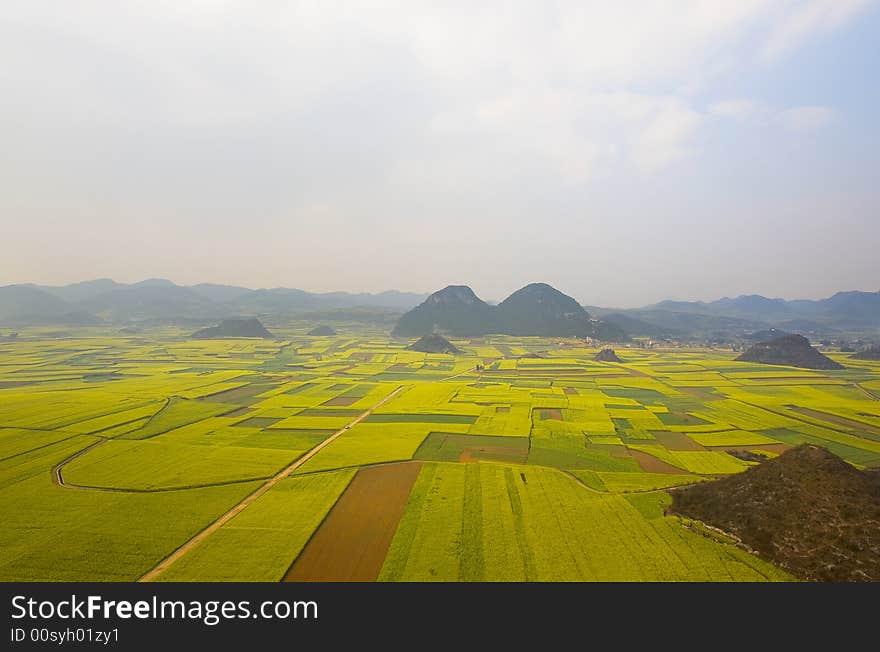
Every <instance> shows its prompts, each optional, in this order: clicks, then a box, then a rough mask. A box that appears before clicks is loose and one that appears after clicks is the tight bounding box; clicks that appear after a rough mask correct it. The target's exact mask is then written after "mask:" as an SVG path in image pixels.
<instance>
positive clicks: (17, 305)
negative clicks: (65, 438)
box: [0, 279, 426, 325]
mask: <svg viewBox="0 0 880 652" xmlns="http://www.w3.org/2000/svg"><path fill="white" fill-rule="evenodd" d="M425 297H426V295H424V294H414V293H409V292H397V291H394V290H390V291H387V292H381V293H379V294H352V293H348V292H326V293H312V292H306V291H304V290H297V289H290V288H273V289H260V290H251V289H248V288H244V287H236V286H230V285H214V284H210V283H204V284H201V285H192V286H182V285H176V284H174V283H172V282H171V281H168V280H165V279H149V280H146V281H141V282H140V283H132V284H125V283H116V282H115V281H112V280H110V279H98V280H94V281H84V282H82V283H73V284H71V285H65V286H61V287H53V286H40V285H32V284H27V285H7V286H4V287H0V321H2V322H5V323H21V324H27V323H37V324H40V323H51V324H65V325H84V324H97V323H102V322H111V323H119V322H130V321H147V320H174V319H180V320H190V321H191V320H212V319H213V320H219V319H222V318H225V317H229V316H235V315H295V314H300V313H307V312H313V311H326V310H332V309H352V308H372V309H378V310H386V311H394V312H398V313H399V312H403V311H405V310H408V309H409V308H412V307H413V306H415V305H417V304H418V303H420V302H421V301H423V300H424V299H425Z"/></svg>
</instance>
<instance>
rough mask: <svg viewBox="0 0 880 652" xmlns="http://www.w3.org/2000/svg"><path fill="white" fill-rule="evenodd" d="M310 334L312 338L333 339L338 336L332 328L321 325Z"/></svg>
mask: <svg viewBox="0 0 880 652" xmlns="http://www.w3.org/2000/svg"><path fill="white" fill-rule="evenodd" d="M308 334H309V335H311V336H312V337H332V336H334V335H336V331H335V330H333V329H332V328H331V327H330V326H327V325H321V326H315V328H313V329H312V330H310V331H309V333H308Z"/></svg>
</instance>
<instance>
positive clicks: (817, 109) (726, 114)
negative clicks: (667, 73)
mask: <svg viewBox="0 0 880 652" xmlns="http://www.w3.org/2000/svg"><path fill="white" fill-rule="evenodd" d="M709 114H710V115H711V116H713V117H716V118H721V119H728V120H734V121H736V122H740V123H743V124H754V125H763V126H766V125H774V126H775V125H782V126H783V127H784V128H786V129H788V130H790V131H811V130H814V129H819V128H821V127H824V126H826V125H827V124H829V123H830V122H831V121H832V120H833V119H834V116H835V112H834V109H832V108H831V107H827V106H792V107H787V108H783V109H780V108H775V107H772V106H769V105H767V104H764V103H763V102H758V101H756V100H747V99H737V100H724V101H721V102H715V103H713V104H711V105H710V106H709Z"/></svg>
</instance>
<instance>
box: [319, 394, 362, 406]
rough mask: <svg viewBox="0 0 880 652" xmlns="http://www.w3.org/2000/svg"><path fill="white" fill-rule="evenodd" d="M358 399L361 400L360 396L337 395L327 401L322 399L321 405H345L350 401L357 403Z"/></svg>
mask: <svg viewBox="0 0 880 652" xmlns="http://www.w3.org/2000/svg"><path fill="white" fill-rule="evenodd" d="M359 400H361V397H360V396H337V397H336V398H331V399H330V400H329V401H324V402H323V403H321V405H326V406H327V407H346V406H349V405H351V404H352V403H357V402H358V401H359Z"/></svg>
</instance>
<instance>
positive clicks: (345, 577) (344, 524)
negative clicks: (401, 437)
mask: <svg viewBox="0 0 880 652" xmlns="http://www.w3.org/2000/svg"><path fill="white" fill-rule="evenodd" d="M421 466H422V465H421V463H420V462H405V463H401V464H385V465H381V466H374V467H369V468H365V469H361V470H360V471H358V472H357V475H356V476H355V477H354V479H353V480H352V481H351V484H350V485H349V486H348V488H347V489H346V490H345V493H344V494H342V497H341V498H340V499H339V500H338V501H337V502H336V504H335V505H334V506H333V508H332V509H331V510H330V513H329V514H328V515H327V518H326V519H325V520H324V522H323V523H322V524H321V526H320V527H319V528H318V530H317V531H316V532H315V534H314V536H313V537H312V538H311V539H310V540H309V542H308V544H306V547H305V548H304V549H303V551H302V553H301V554H300V555H299V556H298V557H297V558H296V561H295V562H294V563H293V565H292V566H291V567H290V570H289V571H288V572H287V574H286V575H285V576H284V581H286V582H315V581H320V582H327V581H330V582H332V581H348V582H357V581H362V582H364V581H365V582H369V581H375V580H376V578H377V576H378V575H379V571H380V570H381V568H382V563H383V561H384V560H385V556H386V554H387V551H388V546H389V544H390V543H391V539H392V537H393V536H394V532H395V530H396V529H397V524H398V521H399V520H400V516H401V514H402V513H403V510H404V507H405V506H406V504H407V499H408V498H409V495H410V491H411V489H412V486H413V483H414V482H415V480H416V478H417V477H418V475H419V471H420V470H421Z"/></svg>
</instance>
